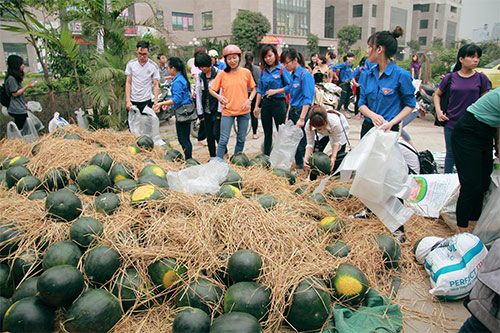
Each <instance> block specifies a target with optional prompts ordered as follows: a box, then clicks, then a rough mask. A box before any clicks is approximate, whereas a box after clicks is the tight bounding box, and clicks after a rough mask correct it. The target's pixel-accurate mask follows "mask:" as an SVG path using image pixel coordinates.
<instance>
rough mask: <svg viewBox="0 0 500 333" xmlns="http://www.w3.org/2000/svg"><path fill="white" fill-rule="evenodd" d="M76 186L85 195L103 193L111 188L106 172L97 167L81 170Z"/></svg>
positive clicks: (90, 166)
mask: <svg viewBox="0 0 500 333" xmlns="http://www.w3.org/2000/svg"><path fill="white" fill-rule="evenodd" d="M76 181H77V183H78V186H79V187H80V189H81V190H82V191H83V192H84V193H85V194H90V195H95V194H96V193H103V192H104V191H105V190H106V189H107V188H108V187H110V186H111V181H110V179H109V176H108V173H107V171H105V170H104V169H103V168H101V167H99V166H97V165H89V166H87V167H85V168H83V169H82V170H81V171H80V172H79V173H78V177H77V179H76Z"/></svg>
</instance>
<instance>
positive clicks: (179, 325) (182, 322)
mask: <svg viewBox="0 0 500 333" xmlns="http://www.w3.org/2000/svg"><path fill="white" fill-rule="evenodd" d="M209 330H210V317H209V316H208V315H207V314H206V313H205V311H203V310H201V309H196V308H187V309H184V310H182V311H181V312H179V313H178V314H177V316H176V317H175V319H174V323H173V327H172V333H190V332H196V333H208V332H209Z"/></svg>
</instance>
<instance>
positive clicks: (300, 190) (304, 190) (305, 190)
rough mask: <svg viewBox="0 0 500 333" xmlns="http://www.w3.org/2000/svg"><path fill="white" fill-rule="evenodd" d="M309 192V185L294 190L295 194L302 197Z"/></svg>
mask: <svg viewBox="0 0 500 333" xmlns="http://www.w3.org/2000/svg"><path fill="white" fill-rule="evenodd" d="M310 191H311V189H310V187H309V185H300V186H299V187H297V189H296V190H295V194H298V195H302V194H306V193H309V192H310Z"/></svg>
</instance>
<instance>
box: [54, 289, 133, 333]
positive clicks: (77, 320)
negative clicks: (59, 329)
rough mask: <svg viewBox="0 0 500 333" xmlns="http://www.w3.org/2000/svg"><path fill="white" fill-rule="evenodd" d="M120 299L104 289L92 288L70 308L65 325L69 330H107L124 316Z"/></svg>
mask: <svg viewBox="0 0 500 333" xmlns="http://www.w3.org/2000/svg"><path fill="white" fill-rule="evenodd" d="M122 314H123V312H122V309H121V307H120V301H119V300H118V298H116V297H115V296H114V295H113V294H111V293H109V292H108V291H106V290H104V289H90V290H89V291H87V292H85V293H84V294H83V295H82V296H80V297H79V298H78V299H77V300H76V301H75V302H74V303H73V304H72V305H71V306H70V307H69V309H68V311H67V312H66V316H65V318H64V322H63V327H64V329H65V330H66V331H68V332H107V331H109V330H111V328H113V326H115V324H116V323H117V322H118V321H119V320H120V319H121V317H122Z"/></svg>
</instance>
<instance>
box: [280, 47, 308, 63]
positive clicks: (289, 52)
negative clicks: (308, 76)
mask: <svg viewBox="0 0 500 333" xmlns="http://www.w3.org/2000/svg"><path fill="white" fill-rule="evenodd" d="M287 58H289V59H290V60H295V59H297V61H298V62H299V64H300V65H301V66H302V67H305V66H306V58H305V57H304V55H303V54H302V53H300V52H299V51H297V50H296V49H294V48H289V49H284V50H283V52H281V57H280V61H281V62H282V63H285V62H286V59H287Z"/></svg>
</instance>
